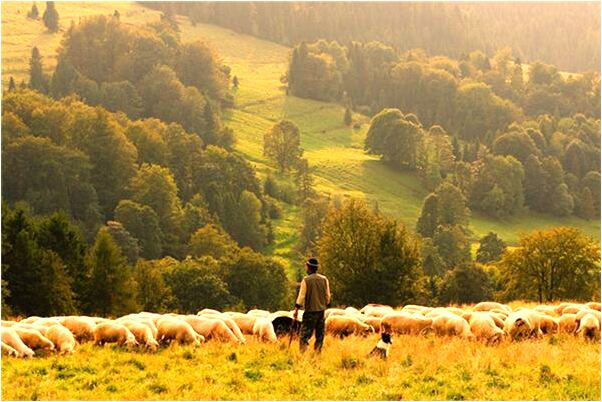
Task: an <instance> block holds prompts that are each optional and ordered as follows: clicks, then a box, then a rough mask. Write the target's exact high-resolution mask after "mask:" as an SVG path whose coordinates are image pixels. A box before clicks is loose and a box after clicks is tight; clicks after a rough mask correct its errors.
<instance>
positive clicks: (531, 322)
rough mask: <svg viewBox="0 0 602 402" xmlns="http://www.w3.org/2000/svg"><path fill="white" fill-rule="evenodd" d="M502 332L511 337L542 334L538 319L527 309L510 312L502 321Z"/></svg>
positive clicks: (517, 337)
mask: <svg viewBox="0 0 602 402" xmlns="http://www.w3.org/2000/svg"><path fill="white" fill-rule="evenodd" d="M504 332H505V333H506V334H507V335H509V336H510V338H512V339H519V338H523V337H531V336H540V335H542V332H541V330H540V329H539V320H536V317H535V315H534V314H531V313H530V312H529V311H527V310H521V311H516V312H513V313H512V314H510V315H509V316H508V317H507V318H506V321H504Z"/></svg>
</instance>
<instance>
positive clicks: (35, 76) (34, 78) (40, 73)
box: [29, 47, 47, 93]
mask: <svg viewBox="0 0 602 402" xmlns="http://www.w3.org/2000/svg"><path fill="white" fill-rule="evenodd" d="M29 87H30V88H32V89H35V90H36V91H39V92H42V93H46V88H47V81H46V77H45V76H44V67H43V65H42V56H41V55H40V51H39V50H38V48H37V47H34V48H33V49H32V50H31V59H29Z"/></svg>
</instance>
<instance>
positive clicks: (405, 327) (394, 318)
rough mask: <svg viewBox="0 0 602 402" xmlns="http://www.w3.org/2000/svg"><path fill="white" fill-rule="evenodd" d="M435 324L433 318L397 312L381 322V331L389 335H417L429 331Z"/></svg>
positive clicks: (385, 317) (388, 315)
mask: <svg viewBox="0 0 602 402" xmlns="http://www.w3.org/2000/svg"><path fill="white" fill-rule="evenodd" d="M432 323H433V319H432V318H426V317H424V316H423V315H421V314H410V313H407V312H396V313H392V314H387V315H386V316H384V317H383V318H382V320H381V324H380V326H381V330H382V331H385V332H388V333H396V334H412V335H417V334H419V333H424V332H426V331H428V330H429V329H430V327H431V324H432Z"/></svg>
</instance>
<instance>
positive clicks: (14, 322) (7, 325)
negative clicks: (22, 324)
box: [2, 320, 18, 328]
mask: <svg viewBox="0 0 602 402" xmlns="http://www.w3.org/2000/svg"><path fill="white" fill-rule="evenodd" d="M15 324H18V322H17V321H7V320H2V326H3V327H7V328H10V327H12V326H13V325H15Z"/></svg>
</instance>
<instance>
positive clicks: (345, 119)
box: [343, 108, 353, 126]
mask: <svg viewBox="0 0 602 402" xmlns="http://www.w3.org/2000/svg"><path fill="white" fill-rule="evenodd" d="M343 122H344V123H345V125H346V126H350V125H351V123H353V118H352V117H351V109H349V108H346V109H345V116H344V117H343Z"/></svg>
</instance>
